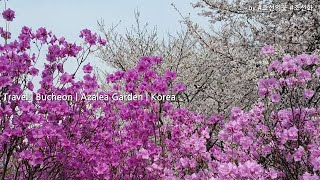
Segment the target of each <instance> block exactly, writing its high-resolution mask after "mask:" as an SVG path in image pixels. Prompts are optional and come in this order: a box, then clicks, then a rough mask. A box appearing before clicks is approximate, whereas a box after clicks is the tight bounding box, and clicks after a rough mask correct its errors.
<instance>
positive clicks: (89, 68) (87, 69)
mask: <svg viewBox="0 0 320 180" xmlns="http://www.w3.org/2000/svg"><path fill="white" fill-rule="evenodd" d="M82 69H83V72H84V73H88V74H90V73H91V72H92V70H93V68H92V66H91V65H90V63H88V64H86V65H84V66H83V68H82Z"/></svg>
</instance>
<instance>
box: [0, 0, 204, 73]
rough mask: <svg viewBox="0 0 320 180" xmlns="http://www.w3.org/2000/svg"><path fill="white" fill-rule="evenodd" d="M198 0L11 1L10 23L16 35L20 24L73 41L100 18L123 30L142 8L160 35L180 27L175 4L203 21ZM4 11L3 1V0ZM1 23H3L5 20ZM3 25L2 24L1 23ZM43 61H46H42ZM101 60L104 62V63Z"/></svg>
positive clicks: (145, 19)
mask: <svg viewBox="0 0 320 180" xmlns="http://www.w3.org/2000/svg"><path fill="white" fill-rule="evenodd" d="M195 1H196V0H90V1H89V0H87V1H84V0H15V1H14V0H9V1H8V2H7V7H8V8H11V9H13V10H14V11H15V12H16V18H15V20H14V21H13V22H12V23H11V24H10V30H11V31H12V33H13V37H15V36H14V35H15V34H16V35H17V34H18V32H20V30H21V27H23V26H25V25H26V26H28V27H32V29H33V30H36V29H37V28H39V27H46V28H47V29H48V30H51V31H52V32H53V33H54V34H56V35H57V36H58V37H59V36H64V37H65V38H66V39H67V40H68V41H70V42H78V43H79V42H81V40H80V39H79V32H80V30H82V29H85V28H88V29H91V30H93V31H96V32H98V25H97V21H100V20H103V21H104V24H105V25H106V29H108V28H110V27H111V26H112V25H115V24H118V23H119V21H121V23H120V24H119V26H117V29H116V31H117V32H119V33H124V32H125V31H126V28H130V27H131V25H132V24H134V23H135V18H134V11H135V10H137V9H138V10H139V11H140V16H141V22H142V23H146V22H148V24H149V25H150V26H149V27H150V28H152V27H154V26H157V30H158V32H159V34H160V35H163V36H164V35H165V34H166V33H167V32H169V33H172V34H174V33H175V32H177V31H179V30H181V24H180V22H179V20H181V19H182V18H181V16H180V15H179V13H178V12H177V11H176V10H175V9H174V8H173V7H172V6H171V4H172V3H173V4H175V6H176V7H177V8H178V9H179V11H180V12H181V13H182V14H183V15H184V16H188V15H189V13H190V16H191V17H192V19H194V20H195V21H197V22H200V23H201V22H202V23H204V22H205V21H204V19H203V18H201V17H198V16H197V11H195V10H194V9H193V8H192V6H191V3H194V2H195ZM0 4H1V5H0V7H1V11H2V10H3V1H1V2H0ZM0 23H3V21H2V22H1V21H0ZM1 26H3V25H1ZM90 61H91V62H93V63H92V64H93V65H95V66H99V67H105V70H106V71H112V69H111V68H110V67H108V66H107V65H105V64H103V63H102V61H101V60H99V59H98V58H97V57H94V56H92V57H90ZM43 62H44V60H43ZM101 63H102V64H101ZM75 66H76V65H75V64H74V63H69V64H67V68H68V69H71V71H72V70H73V69H75V68H76V67H75Z"/></svg>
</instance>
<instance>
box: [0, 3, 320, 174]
mask: <svg viewBox="0 0 320 180" xmlns="http://www.w3.org/2000/svg"><path fill="white" fill-rule="evenodd" d="M2 15H3V18H4V19H5V20H6V21H12V20H13V18H14V17H15V13H14V12H13V11H12V10H9V9H8V10H5V11H4V12H3V13H2ZM5 29H6V28H5ZM0 32H1V31H0ZM2 37H3V38H4V39H5V41H4V42H5V43H4V44H1V45H0V74H1V76H0V97H3V96H4V94H13V95H22V94H23V93H25V92H26V91H28V92H31V93H38V94H42V95H50V94H56V95H71V96H76V94H88V95H89V94H100V95H103V96H105V95H107V96H111V95H112V94H115V93H116V94H117V93H118V94H122V93H131V94H137V95H142V96H143V97H145V96H146V95H148V94H160V95H165V94H175V95H177V96H178V97H179V94H181V93H183V91H185V90H186V86H185V85H183V84H181V83H179V82H176V77H177V74H176V73H175V72H174V71H171V70H167V71H165V72H164V73H159V72H157V71H156V67H157V66H159V65H161V62H162V61H163V60H162V59H161V58H160V57H156V56H146V57H142V58H141V59H140V61H139V62H138V64H137V65H136V66H135V67H134V68H132V69H129V70H128V71H117V72H115V73H113V74H110V75H109V76H107V77H106V83H109V84H110V85H112V86H111V87H112V88H111V89H108V90H107V91H106V90H102V88H101V87H100V85H99V83H98V81H97V77H96V76H95V74H94V73H93V67H92V66H91V64H90V63H86V64H85V65H84V66H82V65H83V64H84V63H85V62H86V58H87V57H88V55H89V54H90V53H92V52H94V50H95V48H97V46H103V45H105V44H106V40H104V39H103V38H101V37H99V36H98V35H97V34H95V33H93V32H91V31H90V30H88V29H85V30H82V31H81V32H80V37H81V38H83V39H84V44H83V45H81V46H80V45H77V44H75V43H69V42H67V41H66V40H65V38H63V37H61V38H58V37H56V36H55V35H54V34H53V33H52V32H48V31H47V29H46V28H39V29H37V30H36V31H33V30H32V29H30V28H28V27H23V28H22V30H21V33H20V35H19V36H18V39H17V40H11V41H10V42H9V41H8V40H9V37H8V36H2ZM34 46H35V47H34ZM35 48H38V50H39V52H37V53H41V49H43V48H46V49H47V51H46V52H47V54H46V56H45V59H46V61H45V62H44V65H43V66H44V69H43V70H41V72H40V70H39V69H37V68H36V62H38V58H39V56H38V54H37V53H33V52H34V49H35ZM273 52H274V49H273V47H271V46H268V47H266V48H265V49H263V51H262V53H265V54H273ZM66 61H75V63H76V62H77V63H78V68H77V69H76V71H75V72H67V71H65V62H66ZM319 65H320V62H319V58H318V57H317V56H315V55H307V54H303V55H299V56H296V57H292V56H285V57H284V58H283V59H282V60H279V61H274V62H273V63H272V64H271V65H270V67H269V70H270V77H268V78H265V79H262V80H260V81H259V82H258V88H259V90H258V93H259V95H260V96H261V99H260V100H259V102H258V103H256V104H255V105H254V106H253V107H252V109H251V110H249V111H243V110H241V109H240V108H233V109H232V112H231V115H230V117H227V118H225V119H226V120H223V119H224V117H223V116H221V115H213V116H212V117H205V116H202V115H200V114H197V113H193V112H190V111H188V110H187V109H184V108H177V107H176V104H177V103H179V102H169V101H157V100H152V99H148V98H143V99H142V100H131V101H114V100H96V101H87V100H81V101H68V100H63V101H54V100H53V101H47V100H38V101H37V100H33V101H24V100H5V99H4V98H0V160H1V162H2V163H1V164H0V175H1V177H2V179H210V178H211V179H319V175H320V171H319V170H320V146H319V136H320V124H319V114H320V109H319V107H318V106H317V104H318V100H319V99H320V96H319V94H318V91H319V90H320V86H319V85H318V84H319V83H318V81H319V75H320V69H319ZM81 67H82V71H83V73H84V76H83V78H82V79H81V80H76V79H75V75H76V73H77V71H78V70H79V69H80V70H81ZM37 76H41V80H40V82H39V84H40V87H39V88H38V89H35V85H34V83H35V81H34V80H33V78H34V77H37ZM110 99H111V98H110ZM177 101H179V99H178V100H177Z"/></svg>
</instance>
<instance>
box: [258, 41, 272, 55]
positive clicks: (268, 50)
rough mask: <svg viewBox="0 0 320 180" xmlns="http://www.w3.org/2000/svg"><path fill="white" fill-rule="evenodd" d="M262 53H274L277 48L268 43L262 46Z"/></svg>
mask: <svg viewBox="0 0 320 180" xmlns="http://www.w3.org/2000/svg"><path fill="white" fill-rule="evenodd" d="M261 53H262V54H264V55H273V54H274V53H275V50H274V47H273V46H271V45H267V44H266V45H264V46H263V47H262V48H261Z"/></svg>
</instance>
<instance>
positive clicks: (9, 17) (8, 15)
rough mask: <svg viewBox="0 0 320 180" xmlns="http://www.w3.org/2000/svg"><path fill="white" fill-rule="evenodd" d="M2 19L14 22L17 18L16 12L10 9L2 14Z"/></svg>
mask: <svg viewBox="0 0 320 180" xmlns="http://www.w3.org/2000/svg"><path fill="white" fill-rule="evenodd" d="M2 17H3V19H5V20H6V21H13V19H14V18H15V12H14V11H13V10H11V9H10V8H8V9H6V10H4V11H3V12H2Z"/></svg>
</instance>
